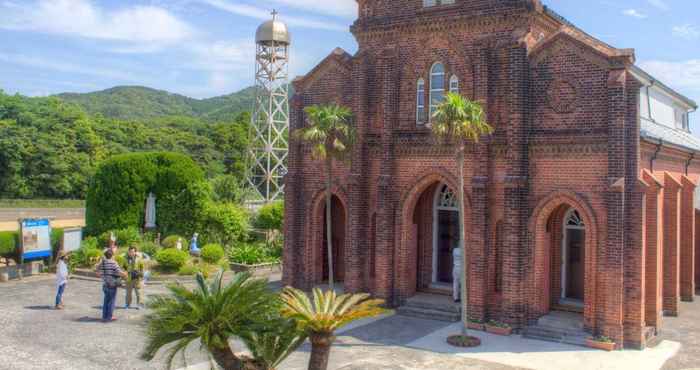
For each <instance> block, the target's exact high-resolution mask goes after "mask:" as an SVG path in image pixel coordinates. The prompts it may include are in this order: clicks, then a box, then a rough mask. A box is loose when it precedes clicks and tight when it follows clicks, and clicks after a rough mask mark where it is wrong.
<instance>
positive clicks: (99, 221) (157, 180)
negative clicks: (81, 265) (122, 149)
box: [85, 153, 211, 235]
mask: <svg viewBox="0 0 700 370" xmlns="http://www.w3.org/2000/svg"><path fill="white" fill-rule="evenodd" d="M149 192H153V194H155V196H156V198H157V200H156V216H157V217H156V222H157V224H158V228H159V231H160V232H161V233H162V234H166V235H167V234H173V233H178V234H185V235H189V234H192V233H193V232H194V231H195V230H196V229H197V226H198V222H199V220H201V219H202V217H201V214H202V212H203V209H204V207H205V205H206V203H207V202H208V200H209V199H210V197H211V189H210V187H209V185H208V184H207V183H206V182H205V180H204V172H203V171H202V169H201V168H200V167H199V166H198V165H197V164H196V163H195V162H194V161H193V160H192V159H191V158H189V157H187V156H185V155H182V154H177V153H130V154H123V155H118V156H114V157H112V158H110V159H109V160H106V161H105V162H103V163H102V164H101V165H100V166H99V168H98V169H97V171H96V173H95V175H94V176H93V178H92V179H91V181H90V188H89V190H88V194H87V199H86V210H85V217H86V222H87V226H86V233H87V234H89V235H99V234H101V233H104V232H106V231H109V230H119V229H125V228H127V227H141V225H143V222H144V208H145V204H146V197H147V196H148V193H149Z"/></svg>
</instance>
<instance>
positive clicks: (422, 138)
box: [284, 0, 700, 348]
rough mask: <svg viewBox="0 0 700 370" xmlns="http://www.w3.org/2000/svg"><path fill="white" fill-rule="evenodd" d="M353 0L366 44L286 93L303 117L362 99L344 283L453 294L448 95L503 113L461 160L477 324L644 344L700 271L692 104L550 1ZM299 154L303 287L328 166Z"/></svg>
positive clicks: (289, 231)
mask: <svg viewBox="0 0 700 370" xmlns="http://www.w3.org/2000/svg"><path fill="white" fill-rule="evenodd" d="M358 3H359V16H358V19H357V20H356V21H355V23H354V24H353V25H352V27H351V32H352V33H353V35H354V36H355V38H356V40H357V42H358V45H359V49H358V51H357V53H356V54H355V55H349V54H348V53H346V52H344V51H343V50H340V49H336V50H334V51H333V52H332V53H331V54H330V55H329V56H328V57H327V58H325V59H324V60H323V61H322V62H321V63H320V64H319V65H318V66H316V67H315V68H314V69H313V70H312V71H311V72H309V73H308V74H307V75H306V76H304V77H301V78H298V79H296V80H295V81H294V88H295V90H296V95H295V97H294V99H293V101H292V107H291V129H292V130H295V129H298V128H300V127H303V126H304V125H306V121H305V117H304V112H303V109H304V107H306V106H309V105H312V104H319V103H339V104H342V105H344V106H347V107H349V108H350V109H351V110H352V112H353V124H354V125H355V126H356V129H357V134H358V137H357V143H356V145H355V146H354V148H353V151H352V155H351V161H350V162H349V163H348V164H343V163H336V164H335V165H334V168H333V177H334V185H333V188H332V192H333V205H332V213H333V217H332V223H333V225H332V228H333V238H334V242H335V243H334V245H335V247H336V251H335V253H334V255H335V257H336V258H335V260H334V265H335V271H336V278H337V279H338V280H341V281H342V282H343V284H344V288H345V290H346V291H352V292H355V291H368V292H371V293H372V294H374V295H376V296H378V297H381V298H385V299H387V301H388V302H389V303H390V304H391V305H394V306H401V305H402V304H404V303H406V301H407V300H409V299H410V298H411V297H413V296H415V295H417V294H425V293H428V294H435V295H436V296H437V295H439V294H451V292H452V284H451V283H452V264H453V261H452V248H453V247H454V245H455V244H457V243H456V241H457V238H458V218H457V211H456V207H457V204H456V200H455V196H454V194H453V191H454V189H456V186H457V185H456V184H458V180H457V178H456V173H457V171H456V168H455V160H454V156H453V153H452V151H451V150H450V149H449V148H446V147H444V146H442V145H440V144H439V143H437V142H436V141H435V140H434V139H433V137H432V136H431V133H430V128H429V124H430V116H431V114H430V113H431V112H432V111H433V110H434V109H435V106H436V105H437V104H438V103H439V102H440V101H441V99H442V97H443V95H444V94H445V93H446V92H448V91H453V92H459V93H460V94H462V95H464V96H466V97H468V98H470V99H472V100H475V101H478V102H480V103H481V104H482V105H483V107H484V108H485V110H486V112H487V115H488V122H489V123H490V124H491V125H492V126H494V128H495V133H494V134H493V135H492V136H490V137H488V138H485V139H484V140H482V141H481V142H480V143H479V144H476V145H471V146H470V147H469V150H468V154H467V160H466V164H465V168H464V173H465V178H464V180H465V188H464V191H465V194H466V196H465V205H464V207H465V210H466V212H465V213H466V215H465V228H466V229H465V230H466V234H467V240H466V250H467V254H468V255H469V265H468V266H467V269H468V278H467V286H468V289H469V302H468V305H469V315H470V318H471V319H474V320H482V321H484V320H490V319H495V320H500V321H503V322H507V323H509V324H510V325H512V326H513V327H514V328H515V329H516V330H519V331H520V330H525V329H526V328H527V327H529V326H531V325H534V324H535V323H537V321H538V319H540V318H541V317H543V316H545V315H548V314H550V313H552V312H557V311H566V312H569V313H572V312H573V313H574V314H576V315H579V316H580V318H581V322H582V329H583V330H584V331H586V332H587V333H592V334H596V335H606V336H608V337H611V338H613V339H614V340H615V341H616V343H618V345H620V346H625V347H630V348H640V347H643V346H644V345H645V343H646V341H647V340H648V339H649V338H650V337H652V336H653V335H654V334H655V333H656V332H657V331H658V330H663V316H664V315H679V314H682V312H679V302H680V301H681V300H684V301H690V300H693V299H694V294H695V287H696V284H698V283H700V274H696V271H697V272H698V273H700V266H698V264H700V253H697V254H696V247H697V246H698V245H700V233H697V234H696V232H695V229H696V227H697V224H696V220H697V222H698V223H700V217H697V218H696V213H697V212H698V211H696V206H695V202H694V199H695V196H694V194H695V189H696V184H697V182H698V180H699V178H700V156H698V155H697V153H698V152H700V140H699V139H697V138H695V137H694V136H693V135H691V134H690V130H689V126H688V114H689V113H690V112H692V111H694V110H695V109H696V108H697V106H696V104H695V103H694V102H693V101H691V100H689V99H688V98H686V97H684V96H682V95H681V94H679V93H677V92H675V91H673V90H671V89H670V88H668V87H666V86H665V85H664V84H663V83H662V82H660V81H657V80H655V79H654V78H653V77H652V76H650V75H648V74H647V73H645V72H644V71H642V70H641V69H640V68H638V67H637V66H635V55H634V50H632V49H617V48H615V47H613V46H610V45H607V44H605V43H603V42H601V41H599V40H596V39H595V38H593V37H591V36H590V35H588V34H586V33H585V32H584V31H582V30H580V29H578V28H576V27H575V26H574V25H572V24H571V23H569V22H568V21H566V20H565V19H563V18H562V17H561V16H559V15H557V14H556V13H555V12H553V11H552V10H551V9H548V8H547V7H545V6H543V5H542V4H541V3H540V1H539V0H359V1H358ZM640 42H641V41H640ZM288 164H289V173H288V175H287V177H286V185H285V186H286V200H285V201H286V218H285V219H286V220H287V223H286V225H285V243H286V244H285V251H284V281H285V283H287V284H291V285H294V286H297V287H301V288H310V287H312V286H315V285H318V284H322V283H323V281H324V280H325V279H326V276H327V275H326V274H327V269H328V266H327V263H326V261H327V258H325V257H324V253H325V252H324V249H325V244H324V232H323V231H324V222H325V221H324V207H325V203H324V198H323V196H324V190H325V188H324V176H325V175H324V172H323V166H322V164H321V163H320V162H318V161H316V160H314V159H313V158H312V157H311V151H310V148H309V147H307V146H305V145H304V144H303V143H300V142H299V141H298V140H294V139H293V140H292V142H291V143H290V151H289V163H288ZM696 238H697V239H696ZM696 266H698V267H697V268H696Z"/></svg>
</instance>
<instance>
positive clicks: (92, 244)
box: [69, 237, 103, 269]
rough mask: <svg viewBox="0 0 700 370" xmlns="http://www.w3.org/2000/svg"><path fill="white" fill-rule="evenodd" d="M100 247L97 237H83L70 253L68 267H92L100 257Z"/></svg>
mask: <svg viewBox="0 0 700 370" xmlns="http://www.w3.org/2000/svg"><path fill="white" fill-rule="evenodd" d="M102 255H103V252H102V248H99V247H98V243H97V238H92V237H90V238H85V239H84V240H83V241H82V243H81V245H80V248H79V249H78V250H77V251H74V252H72V253H71V257H70V260H69V263H70V268H71V269H75V268H76V267H85V268H92V267H93V266H95V265H96V264H97V262H98V261H99V260H100V258H102Z"/></svg>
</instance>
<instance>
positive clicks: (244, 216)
mask: <svg viewBox="0 0 700 370" xmlns="http://www.w3.org/2000/svg"><path fill="white" fill-rule="evenodd" d="M202 221H203V223H202V232H201V235H202V238H203V241H204V242H205V243H217V244H222V245H226V246H231V245H234V244H236V243H239V242H243V241H245V240H246V239H247V238H248V231H249V229H250V224H249V216H248V212H247V211H246V210H245V209H243V208H242V207H239V206H237V205H235V204H231V203H210V204H209V205H208V206H207V207H206V209H205V211H204V216H203V218H202Z"/></svg>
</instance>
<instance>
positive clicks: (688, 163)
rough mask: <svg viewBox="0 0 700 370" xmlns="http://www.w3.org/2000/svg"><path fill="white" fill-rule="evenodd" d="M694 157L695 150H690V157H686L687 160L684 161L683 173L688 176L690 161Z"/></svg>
mask: <svg viewBox="0 0 700 370" xmlns="http://www.w3.org/2000/svg"><path fill="white" fill-rule="evenodd" d="M693 159H695V152H692V153H691V154H690V158H688V162H685V175H686V176H688V168H689V167H690V163H691V162H692V161H693Z"/></svg>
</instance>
